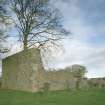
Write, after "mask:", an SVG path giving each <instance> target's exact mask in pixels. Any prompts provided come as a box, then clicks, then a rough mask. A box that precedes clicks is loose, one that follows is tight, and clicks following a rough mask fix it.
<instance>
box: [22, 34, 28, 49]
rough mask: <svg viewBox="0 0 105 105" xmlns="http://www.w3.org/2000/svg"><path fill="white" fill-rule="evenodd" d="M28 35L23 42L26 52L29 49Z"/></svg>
mask: <svg viewBox="0 0 105 105" xmlns="http://www.w3.org/2000/svg"><path fill="white" fill-rule="evenodd" d="M27 38H28V37H27V35H24V41H23V48H24V50H27V49H28V46H27V45H28V40H27Z"/></svg>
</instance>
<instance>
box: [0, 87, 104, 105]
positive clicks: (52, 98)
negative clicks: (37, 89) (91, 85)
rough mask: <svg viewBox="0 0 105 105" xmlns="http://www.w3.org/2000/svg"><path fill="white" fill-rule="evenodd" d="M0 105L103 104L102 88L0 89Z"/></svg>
mask: <svg viewBox="0 0 105 105" xmlns="http://www.w3.org/2000/svg"><path fill="white" fill-rule="evenodd" d="M0 105H105V92H104V91H103V90H96V89H95V90H89V91H74V92H73V91H72V92H70V91H56V92H48V93H46V94H45V93H43V94H42V93H29V92H21V91H12V90H0Z"/></svg>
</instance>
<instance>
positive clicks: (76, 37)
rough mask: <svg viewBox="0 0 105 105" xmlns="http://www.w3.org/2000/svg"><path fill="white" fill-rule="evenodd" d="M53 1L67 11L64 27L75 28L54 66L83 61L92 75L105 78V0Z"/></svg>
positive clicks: (62, 10) (64, 14)
mask: <svg viewBox="0 0 105 105" xmlns="http://www.w3.org/2000/svg"><path fill="white" fill-rule="evenodd" d="M52 3H53V4H54V5H55V6H56V7H57V8H59V9H60V11H61V13H62V14H63V16H64V19H63V24H64V27H65V28H67V29H68V30H70V31H71V33H72V39H66V40H64V41H63V45H64V50H63V51H59V53H57V54H55V55H56V57H55V58H54V61H52V63H51V65H50V66H51V67H56V68H64V67H66V66H70V65H72V64H81V65H85V66H86V67H87V70H88V73H87V76H88V77H105V0H52ZM17 46H18V45H16V47H15V48H13V51H15V49H18V47H17Z"/></svg>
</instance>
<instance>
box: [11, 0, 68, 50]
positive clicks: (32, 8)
mask: <svg viewBox="0 0 105 105" xmlns="http://www.w3.org/2000/svg"><path fill="white" fill-rule="evenodd" d="M10 1H11V2H10V3H11V4H12V5H11V8H12V11H13V12H14V13H15V18H17V21H15V24H16V27H17V28H18V31H19V36H20V37H19V39H20V41H22V42H23V46H24V50H25V49H28V48H30V47H33V46H36V47H39V48H40V47H43V46H44V47H45V46H47V47H48V46H49V45H50V44H52V45H54V44H56V42H57V41H58V40H60V39H62V38H64V36H66V35H68V34H69V32H67V31H66V30H65V29H64V28H63V26H62V25H61V14H60V12H59V10H58V9H56V8H54V7H53V6H52V5H51V4H50V2H49V0H10Z"/></svg>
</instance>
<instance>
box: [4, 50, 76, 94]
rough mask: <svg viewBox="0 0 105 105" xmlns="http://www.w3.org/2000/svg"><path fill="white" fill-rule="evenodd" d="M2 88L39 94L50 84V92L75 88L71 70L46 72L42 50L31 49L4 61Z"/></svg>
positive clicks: (74, 79)
mask: <svg viewBox="0 0 105 105" xmlns="http://www.w3.org/2000/svg"><path fill="white" fill-rule="evenodd" d="M2 64H3V65H2V68H3V76H2V88H5V89H15V90H24V91H33V92H37V91H40V90H42V89H43V88H44V85H45V84H46V83H47V84H49V89H50V90H64V89H66V88H72V89H74V88H75V83H76V78H74V77H73V75H72V73H71V71H70V70H59V71H56V70H55V71H46V70H44V67H43V64H42V60H41V55H40V50H39V49H29V50H27V51H22V52H19V53H17V54H14V55H12V56H9V57H7V58H5V59H3V62H2Z"/></svg>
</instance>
